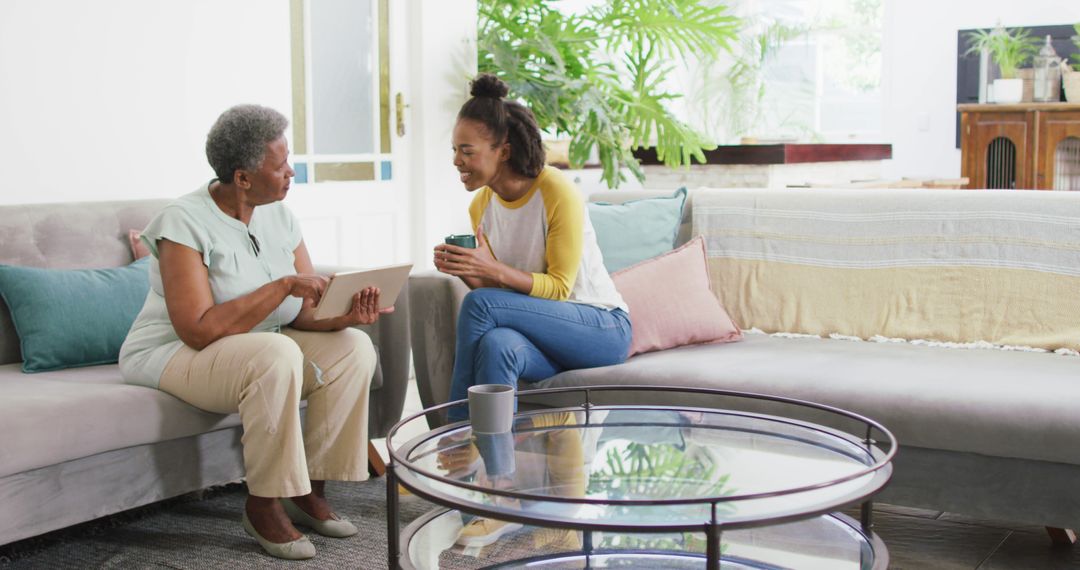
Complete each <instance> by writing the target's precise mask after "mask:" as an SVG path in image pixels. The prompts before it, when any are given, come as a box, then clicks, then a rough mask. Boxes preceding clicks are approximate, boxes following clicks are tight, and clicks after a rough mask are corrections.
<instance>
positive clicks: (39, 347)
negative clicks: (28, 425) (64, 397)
mask: <svg viewBox="0 0 1080 570" xmlns="http://www.w3.org/2000/svg"><path fill="white" fill-rule="evenodd" d="M147 264H148V260H145V259H144V260H139V261H136V262H134V263H131V264H129V265H126V266H122V267H111V268H107V269H74V270H63V269H40V268H37V267H18V266H13V265H0V295H2V296H3V298H4V302H5V303H6V304H7V306H8V309H9V310H10V311H11V318H12V321H13V322H14V324H15V330H16V332H17V334H18V335H19V347H20V349H21V351H22V357H23V365H22V369H23V372H41V371H45V370H58V369H61V368H69V367H77V366H92V365H97V364H107V363H113V362H116V359H117V356H118V355H119V353H120V345H121V344H123V343H124V337H126V336H127V332H128V329H130V328H131V323H132V322H134V320H135V315H137V314H138V313H139V309H141V308H142V305H143V303H144V302H145V300H146V293H147V291H148V290H149V289H150V281H149V276H148V273H147Z"/></svg>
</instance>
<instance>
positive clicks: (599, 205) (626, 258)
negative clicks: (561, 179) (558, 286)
mask: <svg viewBox="0 0 1080 570" xmlns="http://www.w3.org/2000/svg"><path fill="white" fill-rule="evenodd" d="M685 202H686V188H679V189H678V190H676V191H675V193H674V194H672V195H671V196H666V197H662V198H645V199H641V200H630V201H626V202H622V203H620V204H613V203H611V202H590V203H589V205H588V208H589V220H590V221H591V222H592V225H593V229H594V230H596V243H597V245H599V246H600V252H601V253H602V254H603V256H604V266H605V267H607V270H608V272H614V271H618V270H620V269H622V268H624V267H629V266H631V265H633V264H635V263H638V262H639V261H644V260H646V259H649V258H650V257H656V256H657V255H660V254H661V253H664V252H665V251H669V250H670V249H671V248H672V247H675V239H676V237H678V233H679V223H680V221H681V220H682V211H683V205H684V204H685Z"/></svg>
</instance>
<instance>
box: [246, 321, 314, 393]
mask: <svg viewBox="0 0 1080 570" xmlns="http://www.w3.org/2000/svg"><path fill="white" fill-rule="evenodd" d="M249 334H253V335H255V337H256V338H253V339H252V340H253V341H254V343H253V344H254V345H255V346H256V347H257V348H256V349H255V350H254V351H253V352H252V354H251V356H250V357H249V358H248V361H247V366H246V367H245V373H246V374H247V376H248V378H246V379H245V383H250V382H252V381H256V380H258V381H259V382H260V383H271V384H274V385H288V386H290V387H291V388H292V389H294V390H296V391H299V390H300V387H301V384H302V380H303V366H304V354H303V352H301V351H300V347H299V346H298V345H297V344H296V342H295V341H293V339H291V338H289V337H287V336H285V335H283V334H278V333H249Z"/></svg>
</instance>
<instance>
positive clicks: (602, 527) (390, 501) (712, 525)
mask: <svg viewBox="0 0 1080 570" xmlns="http://www.w3.org/2000/svg"><path fill="white" fill-rule="evenodd" d="M596 392H603V393H607V392H666V393H672V392H675V393H680V394H681V393H685V394H704V395H711V396H723V397H730V398H745V399H748V400H762V401H771V402H778V403H782V404H790V405H792V406H796V407H801V408H810V409H815V410H820V411H824V412H827V413H830V414H834V415H836V416H840V417H843V418H847V419H849V420H854V421H856V422H859V423H861V424H863V426H864V427H865V434H864V436H863V437H862V438H861V439H860V438H858V437H856V436H854V435H851V434H847V433H844V432H841V431H839V430H835V429H832V428H826V427H824V426H819V425H817V424H814V423H810V422H805V421H800V420H795V419H787V418H780V417H778V416H771V415H770V416H767V415H765V414H759V413H752V412H740V411H736V410H729V409H713V408H691V407H687V406H655V405H612V406H597V404H595V403H593V394H594V393H596ZM563 393H581V394H582V396H583V402H582V403H581V404H580V408H551V409H544V410H537V411H533V412H524V413H519V414H518V415H519V416H520V415H528V414H530V413H532V414H536V413H550V412H552V411H573V412H584V414H585V423H584V424H582V425H581V427H587V426H588V425H589V418H590V415H591V413H592V412H593V410H594V409H596V408H597V407H602V408H604V409H607V408H609V407H610V408H613V409H639V410H664V411H679V410H689V411H700V410H704V411H708V412H712V413H717V412H723V413H730V414H733V415H741V416H749V417H767V418H768V419H769V420H771V421H779V422H783V423H789V424H792V425H798V426H800V427H804V428H810V429H814V430H817V431H820V432H822V433H826V434H828V435H829V436H831V437H835V438H838V439H843V440H846V441H848V442H850V443H857V444H859V445H861V446H864V448H865V450H866V451H867V453H868V454H869V455H870V456H871V457H874V458H876V461H875V462H874V463H873V464H872V465H869V466H867V467H865V468H864V469H860V470H858V471H856V472H855V473H852V474H848V475H846V476H844V477H840V478H837V479H832V480H829V481H823V482H820V483H815V484H812V485H805V486H801V487H794V488H791V489H782V490H778V491H769V492H764V493H750V494H743V495H729V496H722V497H695V498H682V499H650V500H634V499H610V500H609V499H587V498H571V497H551V496H543V497H538V496H537V495H535V494H530V493H520V492H516V491H512V490H508V489H492V488H488V487H482V486H479V485H473V484H471V483H465V482H463V481H457V480H454V479H450V478H448V477H444V476H442V475H440V474H438V473H435V472H433V471H428V470H425V469H421V468H419V467H416V466H413V465H411V464H410V463H409V462H408V461H407V457H408V455H409V454H410V453H411V452H412V451H413V449H415V448H416V447H417V446H418V445H420V444H421V443H423V442H424V441H428V440H430V439H433V438H436V437H439V436H440V435H441V434H444V433H448V432H450V431H455V430H457V429H459V428H461V427H462V426H464V425H466V424H467V423H468V422H457V423H454V424H450V425H446V426H442V427H440V428H437V429H434V430H430V431H429V432H427V433H425V434H424V435H422V436H420V437H417V438H415V439H413V440H411V441H409V442H407V443H406V444H405V445H404V446H402V448H401V449H398V448H395V447H394V445H393V438H394V436H395V435H396V433H397V431H398V429H399V428H400V427H401V426H403V425H405V424H407V423H409V422H412V421H415V420H417V419H419V418H420V417H421V416H427V415H428V414H432V413H437V412H439V411H441V410H443V409H446V408H449V407H451V406H458V405H466V404H467V400H456V401H453V402H447V403H445V404H440V405H438V406H434V407H432V408H428V409H426V410H423V411H421V412H419V413H416V414H413V415H411V416H409V417H407V418H404V419H402V420H401V421H399V422H398V423H397V424H395V425H394V427H393V428H391V430H390V433H389V435H387V438H386V447H387V450H388V451H389V455H390V462H389V464H388V465H387V469H386V510H387V517H386V520H387V551H388V552H387V554H388V563H389V568H391V569H396V568H402V564H401V562H402V558H401V538H402V536H401V528H400V521H399V518H400V513H399V497H398V484H401V485H402V486H404V487H405V488H406V489H408V490H409V491H411V492H412V493H414V494H415V495H416V496H418V497H421V498H424V499H426V500H428V501H430V502H432V503H435V504H437V505H441V506H443V507H446V508H447V509H448V510H458V511H462V512H467V513H470V514H473V515H477V516H485V517H490V518H494V519H498V520H503V521H508V522H515V523H522V524H528V525H535V526H542V527H549V528H568V529H573V530H580V531H584V533H585V534H584V537H585V539H584V540H583V553H584V554H586V555H589V554H591V553H593V549H592V544H591V536H592V534H591V532H592V531H610V532H627V533H649V532H680V531H681V532H704V533H705V536H706V555H705V558H706V568H708V569H709V570H719V568H720V558H721V553H720V536H721V534H722V532H723V531H724V530H734V529H739V528H750V527H760V526H769V525H774V524H780V523H785V522H791V521H796V520H804V519H808V518H812V517H815V516H819V515H822V514H826V513H832V512H834V511H836V510H839V509H842V508H845V507H847V506H851V505H855V504H859V505H861V510H860V521H859V522H860V526H861V528H862V533H863V534H864V535H865V536H866V538H867V539H868V541H869V542H870V543H871V544H872V545H873V546H874V551H875V556H876V555H877V551H878V547H879V546H880V547H881V550H882V552H884V545H883V543H881V540H880V539H879V538H878V537H877V536H876V535H874V533H873V530H872V529H873V518H872V517H873V514H872V511H873V503H872V501H869V500H863V499H867V498H868V497H870V496H872V495H873V494H874V493H876V492H878V491H880V490H881V488H882V487H884V486H885V484H886V483H887V482H888V478H889V477H890V476H891V470H883V469H884V468H885V467H886V466H889V465H890V463H891V461H892V459H893V457H895V455H896V452H897V448H898V444H897V442H896V438H895V437H894V436H893V434H892V432H890V431H889V430H888V429H886V428H885V426H883V425H881V424H880V423H878V422H876V421H874V420H872V419H870V418H867V417H865V416H862V415H859V414H856V413H853V412H849V411H847V410H843V409H840V408H836V407H833V406H827V405H824V404H818V403H815V402H808V401H805V400H797V399H794V398H784V397H781V396H771V395H767V394H755V393H750V392H737V391H732V390H714V389H708V388H681V387H680V388H671V387H668V386H590V387H580V388H578V387H574V388H547V389H538V390H529V391H527V392H521V393H520V394H519V395H520V396H530V397H531V396H534V395H544V394H563ZM875 431H877V432H878V433H880V434H881V435H882V436H883V437H884V441H887V443H888V444H889V449H888V451H887V452H882V451H881V450H879V449H878V448H877V447H875V446H876V445H877V444H878V440H875V439H874V438H873V436H874V432H875ZM399 468H400V469H402V470H403V471H402V473H398V469H399ZM414 473H415V474H416V475H419V476H422V477H424V478H426V479H430V480H435V481H439V482H442V483H445V484H447V485H451V486H454V487H459V488H463V489H469V490H474V491H479V492H482V493H486V494H488V495H498V496H503V497H508V498H511V499H518V500H526V501H529V500H531V501H536V500H542V501H548V502H567V503H575V504H581V505H619V504H624V505H636V506H661V505H691V504H709V505H710V506H711V514H712V516H711V517H710V520H707V521H702V522H701V523H699V524H696V525H689V524H676V525H626V524H613V523H603V522H589V523H585V522H580V521H561V520H552V519H549V518H541V517H536V516H530V515H528V514H526V513H523V512H521V511H515V512H506V511H504V510H496V509H493V508H484V507H482V506H477V505H472V504H465V505H463V504H462V502H461V501H460V500H459V499H457V498H456V497H453V496H450V495H447V494H444V493H441V492H438V491H435V490H432V489H429V488H426V487H425V486H424V485H422V484H421V483H419V482H418V479H416V478H415V476H414ZM871 473H874V474H878V475H882V474H884V480H883V481H880V484H879V485H877V486H876V487H874V488H871V489H869V490H867V491H866V492H865V493H863V494H861V495H860V496H858V497H854V498H851V499H850V500H847V501H845V502H843V503H840V504H831V503H823V504H821V505H818V506H817V507H815V508H810V509H805V510H801V511H799V512H797V513H793V514H789V515H785V516H776V517H767V518H762V519H754V520H749V521H743V522H739V523H731V522H723V521H720V520H719V518H718V516H717V511H718V505H720V504H721V503H726V502H734V501H745V500H750V499H764V498H769V497H778V496H784V495H794V494H798V493H803V492H807V491H813V490H815V489H822V488H826V487H831V486H834V485H838V484H841V483H844V482H847V481H851V480H854V479H858V478H860V477H863V476H865V475H868V474H871ZM443 513H445V510H443V511H440V510H436V511H433V512H431V513H428V514H427V515H425V516H423V517H421V518H420V519H418V520H419V521H424V522H426V521H430V520H431V519H432V518H434V517H435V516H438V515H440V514H443ZM836 516H840V515H836ZM421 526H422V524H417V523H414V524H413V525H410V531H409V532H408V533H407V538H411V537H412V535H413V534H415V532H416V531H417V530H419V528H420V527H421ZM877 562H878V561H877V560H875V568H877V567H878V564H877ZM884 562H885V563H886V565H887V558H886V560H884ZM409 567H410V568H411V564H410V565H409ZM881 567H882V568H884V567H885V566H881Z"/></svg>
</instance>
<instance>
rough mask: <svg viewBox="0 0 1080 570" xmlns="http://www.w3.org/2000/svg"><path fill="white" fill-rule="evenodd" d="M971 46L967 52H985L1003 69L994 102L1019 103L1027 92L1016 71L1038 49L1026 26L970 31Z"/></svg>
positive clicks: (997, 82)
mask: <svg viewBox="0 0 1080 570" xmlns="http://www.w3.org/2000/svg"><path fill="white" fill-rule="evenodd" d="M968 41H969V42H970V44H971V47H969V48H968V51H967V52H966V54H971V53H980V52H983V51H986V52H988V53H989V54H990V57H991V59H993V60H994V63H996V64H997V66H998V69H1000V70H1001V78H999V79H995V80H994V90H993V97H992V99H993V102H995V103H1019V102H1020V100H1021V99H1022V98H1023V94H1024V82H1023V80H1021V79H1019V78H1017V70H1018V69H1019V68H1020V66H1021V65H1023V64H1024V63H1025V62H1026V61H1027V60H1028V58H1030V57H1031V56H1032V55H1034V54H1035V53H1036V52H1037V51H1038V47H1037V45H1036V44H1037V40H1036V39H1035V38H1032V37H1031V32H1029V31H1028V30H1026V29H1024V28H1013V30H1012V31H1007V30H1006V29H1005V28H1003V27H1002V26H1001V25H1000V24H998V26H997V27H996V28H994V29H993V30H976V31H974V32H971V33H969V34H968Z"/></svg>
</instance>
